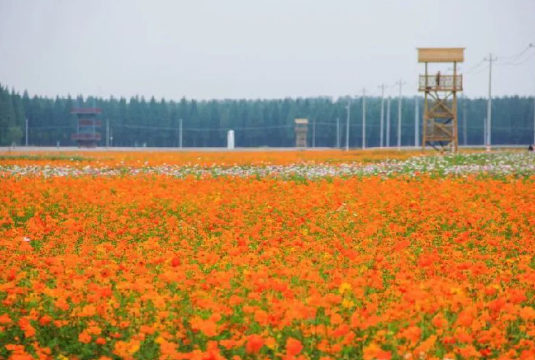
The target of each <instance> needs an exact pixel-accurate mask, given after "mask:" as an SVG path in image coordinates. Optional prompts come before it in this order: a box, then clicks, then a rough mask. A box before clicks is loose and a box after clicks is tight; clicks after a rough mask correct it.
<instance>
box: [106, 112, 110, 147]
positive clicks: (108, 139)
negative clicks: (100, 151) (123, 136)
mask: <svg viewBox="0 0 535 360" xmlns="http://www.w3.org/2000/svg"><path fill="white" fill-rule="evenodd" d="M109 147H110V119H106V149H107V148H109Z"/></svg>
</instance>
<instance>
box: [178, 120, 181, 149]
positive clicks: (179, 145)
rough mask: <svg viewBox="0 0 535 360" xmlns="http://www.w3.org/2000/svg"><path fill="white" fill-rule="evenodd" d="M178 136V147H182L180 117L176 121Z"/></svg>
mask: <svg viewBox="0 0 535 360" xmlns="http://www.w3.org/2000/svg"><path fill="white" fill-rule="evenodd" d="M178 129H179V137H178V147H179V148H180V149H182V119H180V120H179V121H178Z"/></svg>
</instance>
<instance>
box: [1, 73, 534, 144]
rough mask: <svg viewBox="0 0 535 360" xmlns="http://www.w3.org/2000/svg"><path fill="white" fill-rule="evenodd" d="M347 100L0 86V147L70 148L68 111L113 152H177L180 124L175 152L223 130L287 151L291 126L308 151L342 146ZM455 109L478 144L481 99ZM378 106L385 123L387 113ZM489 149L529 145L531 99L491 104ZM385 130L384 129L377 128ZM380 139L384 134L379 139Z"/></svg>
mask: <svg viewBox="0 0 535 360" xmlns="http://www.w3.org/2000/svg"><path fill="white" fill-rule="evenodd" d="M349 100H350V99H349V98H348V97H346V98H344V97H342V98H338V99H332V98H329V97H315V98H286V99H276V100H245V99H240V100H203V101H197V100H190V99H186V98H182V99H181V100H179V101H172V100H171V101H168V100H165V99H160V100H157V99H155V98H154V97H152V98H150V99H148V100H147V99H145V98H143V97H139V96H135V97H132V98H130V99H128V100H127V99H125V98H115V97H111V98H108V99H103V98H99V97H87V98H83V97H81V96H78V97H75V98H71V97H70V96H68V97H55V98H48V97H41V96H33V97H30V96H29V95H28V93H27V92H26V91H25V92H24V93H23V94H22V95H21V94H20V93H18V92H16V91H15V90H9V89H8V88H7V87H5V86H2V85H1V84H0V145H1V146H10V145H13V144H14V145H23V144H25V142H26V137H25V136H26V119H28V124H29V126H28V143H29V145H33V146H56V145H57V144H58V143H59V144H60V145H61V146H75V145H76V144H75V142H74V141H73V140H71V135H72V133H73V132H75V131H76V124H77V119H76V117H75V116H73V115H71V109H72V108H74V107H98V108H100V109H101V110H102V114H101V115H100V119H101V120H102V123H103V126H102V127H101V128H100V129H99V132H100V133H102V140H101V141H100V143H99V145H100V146H104V145H105V140H104V138H105V135H106V122H109V128H110V133H109V135H110V137H112V138H113V140H112V142H111V143H112V145H113V146H147V147H177V146H178V145H179V142H180V139H179V137H180V123H182V145H183V147H224V146H226V140H227V131H228V130H231V129H232V130H234V131H235V142H236V146H238V147H261V146H267V147H292V146H294V145H295V132H294V120H295V119H296V118H307V119H308V120H309V131H308V145H309V146H312V144H314V145H315V146H316V147H335V146H337V145H340V146H342V147H343V146H345V139H346V119H347V105H348V101H349ZM401 103H402V107H401V108H402V113H401V119H402V120H401V145H402V146H408V145H414V142H415V138H414V131H415V112H416V106H418V108H419V109H418V110H419V115H420V116H419V127H420V132H419V133H420V134H421V133H422V132H421V126H422V120H421V115H422V113H423V98H422V97H412V98H411V97H404V98H402V99H401ZM458 104H459V106H458V108H459V109H458V118H459V143H460V144H461V145H463V144H469V145H481V144H483V142H484V140H483V139H484V138H483V133H484V119H485V118H486V114H487V100H486V99H484V98H473V99H472V98H464V97H462V98H460V99H459V103H458ZM386 105H387V100H386V99H385V106H384V109H385V122H386V117H387V116H386V113H387V106H386ZM362 106H363V101H362V99H361V98H352V99H351V111H350V120H349V123H350V125H349V146H350V147H360V146H362ZM492 109H493V110H492V143H493V144H497V145H498V144H529V143H532V142H533V133H534V129H533V126H534V115H533V111H534V106H533V98H529V97H519V96H510V97H500V98H495V99H493V101H492ZM380 114H381V98H380V97H367V98H366V145H367V146H368V147H373V146H379V139H380ZM397 124H398V98H392V99H391V109H390V136H389V138H390V146H397ZM385 131H386V124H385ZM384 138H385V139H386V135H385V136H384Z"/></svg>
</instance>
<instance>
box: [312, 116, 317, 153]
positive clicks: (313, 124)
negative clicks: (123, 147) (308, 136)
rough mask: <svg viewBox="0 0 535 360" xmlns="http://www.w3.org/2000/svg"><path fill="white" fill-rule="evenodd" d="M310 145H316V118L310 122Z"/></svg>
mask: <svg viewBox="0 0 535 360" xmlns="http://www.w3.org/2000/svg"><path fill="white" fill-rule="evenodd" d="M312 147H313V148H315V147H316V119H314V121H313V122H312Z"/></svg>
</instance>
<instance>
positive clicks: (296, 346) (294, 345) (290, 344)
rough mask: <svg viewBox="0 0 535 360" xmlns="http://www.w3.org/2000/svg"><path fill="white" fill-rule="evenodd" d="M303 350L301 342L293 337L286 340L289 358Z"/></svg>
mask: <svg viewBox="0 0 535 360" xmlns="http://www.w3.org/2000/svg"><path fill="white" fill-rule="evenodd" d="M301 350H303V344H301V341H299V340H297V339H294V338H292V337H290V338H288V339H287V340H286V354H287V355H289V356H295V355H297V354H299V353H300V352H301Z"/></svg>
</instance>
